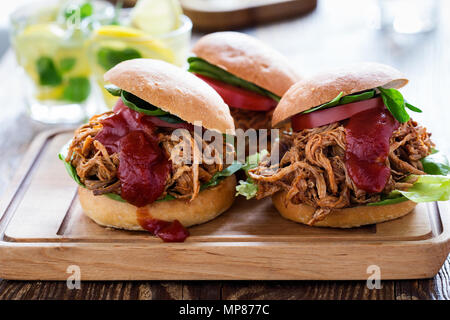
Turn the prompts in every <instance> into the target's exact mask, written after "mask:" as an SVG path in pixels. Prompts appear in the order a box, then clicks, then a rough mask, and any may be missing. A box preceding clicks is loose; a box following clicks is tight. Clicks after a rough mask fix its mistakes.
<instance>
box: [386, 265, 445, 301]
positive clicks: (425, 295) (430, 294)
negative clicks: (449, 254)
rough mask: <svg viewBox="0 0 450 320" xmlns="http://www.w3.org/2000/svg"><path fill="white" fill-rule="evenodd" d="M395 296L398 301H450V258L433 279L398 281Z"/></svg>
mask: <svg viewBox="0 0 450 320" xmlns="http://www.w3.org/2000/svg"><path fill="white" fill-rule="evenodd" d="M395 296H396V299H398V300H422V299H433V300H449V299H450V258H448V259H447V260H446V261H445V263H444V265H443V267H442V268H441V270H440V271H439V273H438V274H437V275H436V276H435V277H434V278H433V279H428V280H408V281H406V280H403V281H396V284H395Z"/></svg>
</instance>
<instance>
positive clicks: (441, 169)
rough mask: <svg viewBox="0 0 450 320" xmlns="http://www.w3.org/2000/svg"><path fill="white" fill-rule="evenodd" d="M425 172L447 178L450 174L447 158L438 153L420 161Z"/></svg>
mask: <svg viewBox="0 0 450 320" xmlns="http://www.w3.org/2000/svg"><path fill="white" fill-rule="evenodd" d="M420 162H422V166H423V170H424V171H425V172H426V173H427V174H432V175H441V176H446V175H448V174H449V172H450V166H449V163H448V159H447V157H445V156H443V155H438V154H436V153H434V154H431V155H429V156H428V157H425V158H423V159H421V160H420Z"/></svg>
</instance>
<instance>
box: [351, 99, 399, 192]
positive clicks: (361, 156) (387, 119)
mask: <svg viewBox="0 0 450 320" xmlns="http://www.w3.org/2000/svg"><path fill="white" fill-rule="evenodd" d="M398 127H399V123H398V122H397V121H396V120H395V119H394V117H393V116H392V115H391V113H390V112H389V111H388V110H387V109H386V108H384V107H383V108H374V109H370V110H367V111H363V112H360V113H357V114H355V115H354V116H352V117H351V118H350V119H349V121H348V123H347V124H346V125H345V131H346V138H347V146H346V150H345V166H346V168H347V171H348V173H349V175H350V178H351V179H352V181H353V182H354V183H355V185H356V186H357V187H358V188H360V189H362V190H364V191H366V192H368V193H379V192H381V191H382V190H383V189H384V187H385V186H386V183H387V182H388V180H389V177H390V175H391V169H390V168H389V167H388V166H387V165H386V160H387V157H388V155H389V140H390V138H391V136H392V133H393V132H394V131H395V130H396V129H397V128H398Z"/></svg>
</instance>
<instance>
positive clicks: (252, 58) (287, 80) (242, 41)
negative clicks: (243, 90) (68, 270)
mask: <svg viewBox="0 0 450 320" xmlns="http://www.w3.org/2000/svg"><path fill="white" fill-rule="evenodd" d="M192 51H193V52H194V53H195V54H196V55H197V56H198V57H200V58H202V59H204V60H206V61H208V62H209V63H211V64H214V65H216V66H218V67H220V68H222V69H224V70H226V71H228V72H230V73H232V74H234V75H235V76H237V77H239V78H242V79H244V80H247V81H249V82H251V83H254V84H256V85H258V86H260V87H262V88H264V89H266V90H268V91H270V92H272V93H274V94H276V95H278V96H280V97H281V96H282V95H283V94H284V93H285V92H286V91H287V90H288V89H289V87H290V86H292V85H293V84H294V83H295V82H297V81H298V80H300V76H299V75H298V74H297V72H296V71H295V70H294V69H293V68H292V67H291V65H290V63H289V61H288V59H287V58H286V57H285V56H283V55H282V54H281V53H279V52H278V51H276V50H274V49H272V48H271V47H269V46H267V45H266V44H264V43H263V42H261V41H259V40H257V39H256V38H253V37H251V36H249V35H246V34H244V33H239V32H230V31H228V32H216V33H211V34H208V35H206V36H204V37H202V38H201V39H200V40H199V41H198V42H197V43H196V44H195V46H194V48H193V49H192Z"/></svg>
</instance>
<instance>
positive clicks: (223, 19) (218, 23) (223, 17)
mask: <svg viewBox="0 0 450 320" xmlns="http://www.w3.org/2000/svg"><path fill="white" fill-rule="evenodd" d="M180 2H181V5H182V6H183V11H184V13H185V14H186V15H187V16H188V17H189V18H191V20H192V22H193V23H194V28H195V29H196V30H199V31H205V32H211V31H220V30H230V29H240V28H244V27H249V26H254V25H258V24H263V23H268V22H274V21H278V20H282V19H288V18H293V17H296V16H300V15H303V14H306V13H308V12H310V11H312V10H314V8H315V7H316V6H317V0H226V1H223V0H222V1H221V0H218V1H217V0H216V1H211V0H181V1H180Z"/></svg>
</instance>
